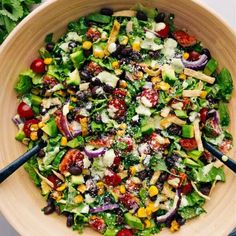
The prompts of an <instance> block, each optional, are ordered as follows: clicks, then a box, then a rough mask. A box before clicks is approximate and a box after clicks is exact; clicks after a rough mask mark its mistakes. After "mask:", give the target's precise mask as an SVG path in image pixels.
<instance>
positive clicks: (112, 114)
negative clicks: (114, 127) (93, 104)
mask: <svg viewBox="0 0 236 236" xmlns="http://www.w3.org/2000/svg"><path fill="white" fill-rule="evenodd" d="M107 111H108V114H109V116H110V117H111V118H114V117H115V116H116V112H117V111H118V109H117V108H116V107H114V106H109V108H108V109H107Z"/></svg>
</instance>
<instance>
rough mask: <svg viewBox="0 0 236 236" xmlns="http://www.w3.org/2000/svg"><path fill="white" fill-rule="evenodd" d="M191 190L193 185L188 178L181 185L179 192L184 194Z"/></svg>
mask: <svg viewBox="0 0 236 236" xmlns="http://www.w3.org/2000/svg"><path fill="white" fill-rule="evenodd" d="M192 190H193V186H192V184H191V181H190V180H188V181H187V182H186V184H185V185H183V186H182V187H181V192H182V193H183V194H185V195H187V194H189V193H191V192H192Z"/></svg>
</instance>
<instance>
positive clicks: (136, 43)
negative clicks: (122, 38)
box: [132, 41, 141, 52]
mask: <svg viewBox="0 0 236 236" xmlns="http://www.w3.org/2000/svg"><path fill="white" fill-rule="evenodd" d="M132 48H133V50H134V51H136V52H139V51H140V49H141V46H140V42H139V41H134V42H133V45H132Z"/></svg>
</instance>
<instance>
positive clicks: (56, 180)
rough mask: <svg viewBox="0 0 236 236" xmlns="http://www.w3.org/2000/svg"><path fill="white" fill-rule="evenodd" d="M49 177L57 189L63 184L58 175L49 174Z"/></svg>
mask: <svg viewBox="0 0 236 236" xmlns="http://www.w3.org/2000/svg"><path fill="white" fill-rule="evenodd" d="M47 179H48V180H49V181H50V182H52V183H53V186H54V187H53V188H54V189H57V188H58V187H59V186H60V185H61V184H62V181H61V180H60V179H59V178H58V177H57V176H56V175H53V174H52V175H49V176H48V177H47Z"/></svg>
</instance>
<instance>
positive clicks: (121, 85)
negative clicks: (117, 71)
mask: <svg viewBox="0 0 236 236" xmlns="http://www.w3.org/2000/svg"><path fill="white" fill-rule="evenodd" d="M127 86H128V84H127V83H126V81H124V80H121V81H120V83H119V87H120V88H127Z"/></svg>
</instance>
